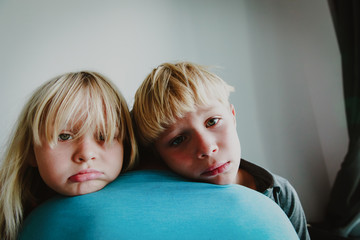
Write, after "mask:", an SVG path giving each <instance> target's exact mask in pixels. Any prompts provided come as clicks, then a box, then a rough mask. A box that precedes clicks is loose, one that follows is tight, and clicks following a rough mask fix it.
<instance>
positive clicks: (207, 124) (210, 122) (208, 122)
mask: <svg viewBox="0 0 360 240" xmlns="http://www.w3.org/2000/svg"><path fill="white" fill-rule="evenodd" d="M219 120H220V119H219V118H211V119H209V121H207V122H206V127H212V126H214V125H216V124H217V123H218V122H219Z"/></svg>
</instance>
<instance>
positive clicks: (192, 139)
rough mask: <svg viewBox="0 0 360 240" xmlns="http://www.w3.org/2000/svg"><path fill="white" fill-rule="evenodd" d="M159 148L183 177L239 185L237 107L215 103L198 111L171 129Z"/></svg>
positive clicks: (191, 113) (239, 152) (161, 138)
mask: <svg viewBox="0 0 360 240" xmlns="http://www.w3.org/2000/svg"><path fill="white" fill-rule="evenodd" d="M155 147H156V150H157V151H158V153H159V154H160V156H161V157H162V159H163V160H164V162H165V163H166V164H167V165H168V166H169V167H170V168H171V169H172V170H173V171H175V172H177V173H178V174H180V175H183V176H185V177H188V178H191V179H194V180H197V181H203V182H209V183H214V184H231V183H237V173H238V168H239V164H240V157H241V149H240V142H239V138H238V135H237V132H236V119H235V109H234V106H233V105H230V106H229V105H226V106H225V105H224V104H222V103H220V102H219V101H213V102H211V103H209V105H206V106H199V107H197V108H196V110H195V112H189V113H187V114H186V115H185V117H183V118H180V119H177V121H176V122H175V123H174V124H173V125H171V126H170V127H169V128H167V130H165V132H164V133H163V134H162V135H161V136H160V137H159V139H157V141H155Z"/></svg>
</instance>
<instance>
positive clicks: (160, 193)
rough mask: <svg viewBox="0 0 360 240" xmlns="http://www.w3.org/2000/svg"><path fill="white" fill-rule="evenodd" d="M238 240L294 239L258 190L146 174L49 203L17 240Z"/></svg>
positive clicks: (164, 173) (166, 174) (135, 173)
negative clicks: (93, 191) (92, 191)
mask: <svg viewBox="0 0 360 240" xmlns="http://www.w3.org/2000/svg"><path fill="white" fill-rule="evenodd" d="M274 219H276V220H274ZM236 238H241V239H297V236H296V233H295V231H294V229H293V227H292V225H291V223H290V222H289V220H288V218H287V217H286V215H285V214H284V213H283V211H282V210H281V209H280V208H279V207H278V206H277V205H276V204H275V203H274V202H273V201H271V200H270V199H268V198H267V197H265V196H263V195H262V194H260V193H258V192H256V191H253V190H251V189H248V188H245V187H242V186H239V185H214V184H208V183H196V182H190V181H187V180H186V179H183V178H181V177H179V176H178V175H175V174H173V173H171V172H167V171H149V170H143V171H133V172H128V173H125V174H122V175H120V176H119V177H118V179H116V180H115V181H114V182H112V183H111V184H109V185H107V186H106V187H105V188H104V189H102V190H100V191H98V192H95V193H90V194H86V195H82V196H76V197H56V198H53V199H51V200H49V201H47V202H46V203H44V204H42V205H41V206H39V207H38V208H37V209H35V210H34V211H33V212H32V213H31V214H30V215H29V216H28V217H27V219H26V220H25V222H24V225H23V229H22V232H21V233H20V239H67V240H71V239H236Z"/></svg>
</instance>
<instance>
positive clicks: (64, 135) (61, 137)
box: [58, 133, 72, 141]
mask: <svg viewBox="0 0 360 240" xmlns="http://www.w3.org/2000/svg"><path fill="white" fill-rule="evenodd" d="M71 139H72V136H71V135H70V134H68V133H61V134H59V137H58V140H59V141H67V140H71Z"/></svg>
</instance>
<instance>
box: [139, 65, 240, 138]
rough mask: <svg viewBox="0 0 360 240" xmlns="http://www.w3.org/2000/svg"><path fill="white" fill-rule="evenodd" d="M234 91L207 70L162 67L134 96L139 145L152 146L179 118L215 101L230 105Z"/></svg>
mask: <svg viewBox="0 0 360 240" xmlns="http://www.w3.org/2000/svg"><path fill="white" fill-rule="evenodd" d="M232 91H234V88H233V87H232V86H230V85H228V84H227V83H226V82H224V81H223V80H222V79H221V78H219V77H218V76H216V75H215V74H212V73H210V72H209V71H207V69H206V68H205V67H202V66H200V65H195V64H191V63H186V62H185V63H179V64H169V63H166V64H163V65H160V66H159V67H158V68H156V69H154V70H153V71H152V72H151V73H150V74H149V75H148V77H147V78H146V79H145V81H144V82H143V84H142V85H141V86H140V88H139V89H138V91H137V92H136V94H135V102H134V107H133V112H134V119H135V122H136V124H137V128H138V131H139V134H138V135H139V136H138V137H139V139H140V141H141V142H142V143H143V144H145V145H148V144H150V143H152V142H153V141H154V140H155V139H157V138H158V137H159V135H160V134H161V133H162V132H163V131H164V130H165V129H166V127H167V126H169V125H171V124H173V123H174V122H175V121H176V119H177V118H182V117H184V115H185V114H186V113H187V112H193V111H195V108H196V106H198V105H202V106H203V105H207V104H209V103H210V102H211V100H213V99H216V100H218V101H220V102H221V103H223V104H228V99H229V95H230V92H232Z"/></svg>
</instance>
